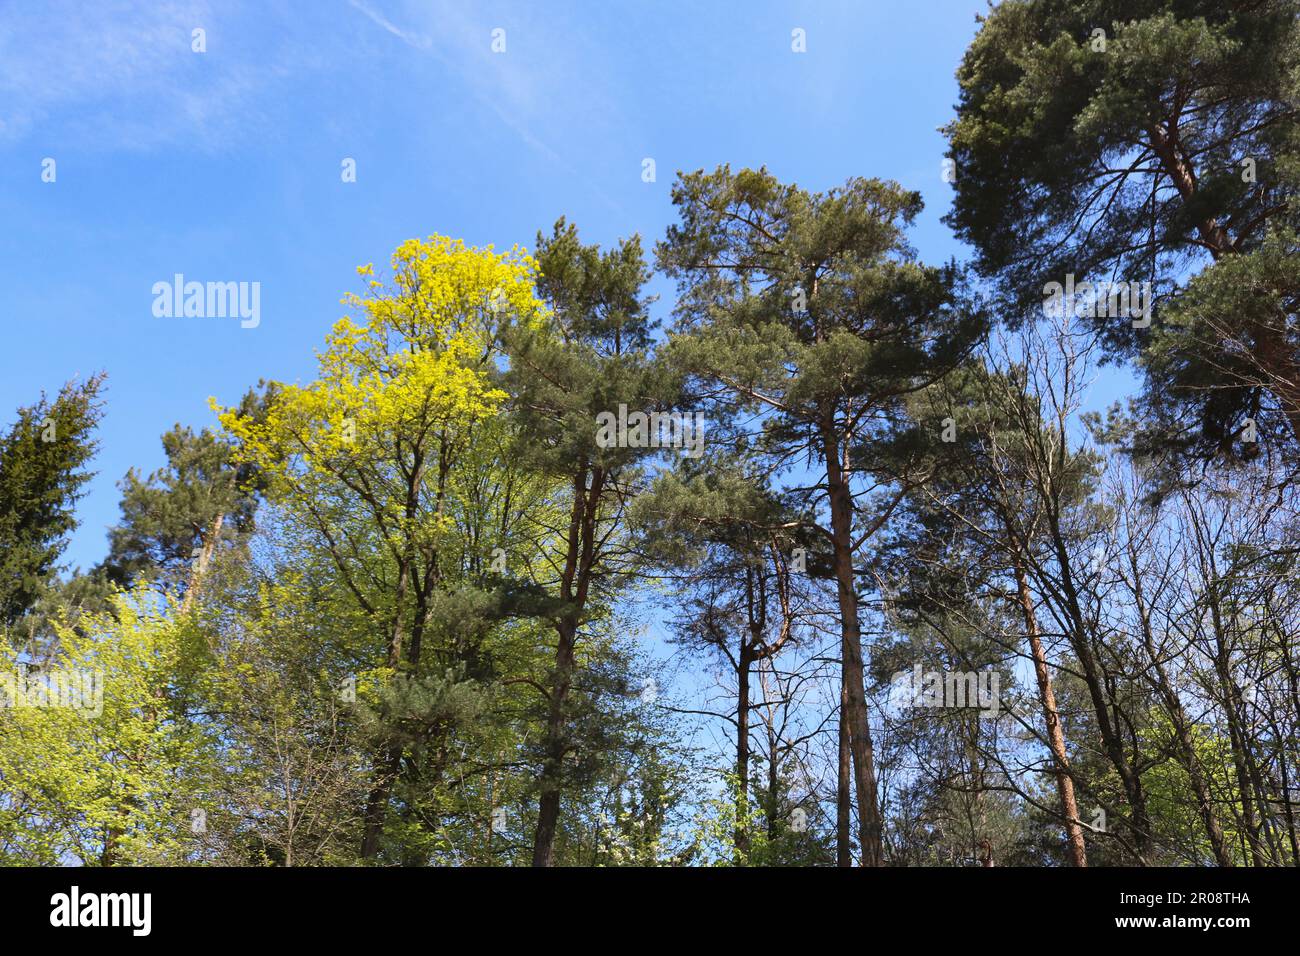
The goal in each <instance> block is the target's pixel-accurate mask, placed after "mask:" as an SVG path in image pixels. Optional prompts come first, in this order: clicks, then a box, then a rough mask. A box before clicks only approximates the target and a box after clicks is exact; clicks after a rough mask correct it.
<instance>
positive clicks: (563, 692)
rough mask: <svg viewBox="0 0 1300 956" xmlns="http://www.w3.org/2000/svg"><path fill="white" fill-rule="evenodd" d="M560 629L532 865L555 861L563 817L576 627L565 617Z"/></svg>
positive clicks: (548, 863) (548, 712)
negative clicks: (567, 710) (566, 710)
mask: <svg viewBox="0 0 1300 956" xmlns="http://www.w3.org/2000/svg"><path fill="white" fill-rule="evenodd" d="M557 630H558V633H559V643H558V644H557V645H556V649H555V679H554V681H553V682H552V685H551V700H550V705H549V708H548V710H547V715H546V762H545V764H544V765H543V767H542V777H541V781H540V789H541V793H540V796H539V798H538V805H537V833H536V835H535V838H534V840H533V866H551V865H552V863H553V862H554V854H555V834H556V830H557V829H558V827H559V821H560V790H561V786H560V784H561V776H562V774H563V771H564V757H565V754H566V753H567V750H568V747H567V743H566V740H565V733H564V730H565V725H564V704H565V701H566V700H568V697H569V688H570V687H571V686H572V682H573V660H574V654H573V651H574V643H575V642H574V637H575V634H576V628H574V627H573V626H572V624H571V622H567V621H566V622H565V623H564V624H563V625H562V626H561V627H559V628H558V629H557Z"/></svg>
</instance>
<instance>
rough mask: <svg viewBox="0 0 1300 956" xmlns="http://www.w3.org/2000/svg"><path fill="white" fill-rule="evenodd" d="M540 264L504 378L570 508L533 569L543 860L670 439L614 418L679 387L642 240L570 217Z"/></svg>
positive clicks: (550, 853)
mask: <svg viewBox="0 0 1300 956" xmlns="http://www.w3.org/2000/svg"><path fill="white" fill-rule="evenodd" d="M537 262H538V268H539V273H540V274H539V276H538V280H537V288H538V291H539V294H540V295H541V297H542V299H543V301H544V302H545V303H546V306H547V313H546V317H545V320H544V321H543V322H540V323H535V322H529V321H515V322H513V323H512V324H510V325H509V326H508V327H507V328H506V330H505V333H504V342H505V352H506V356H507V359H508V363H509V368H508V370H507V372H506V375H505V377H504V385H505V387H506V389H508V391H509V393H510V401H509V408H510V412H511V415H512V417H513V420H514V434H515V435H516V436H517V438H518V441H517V447H516V458H517V460H518V461H519V462H521V463H523V464H524V465H525V467H527V468H528V469H530V470H531V471H534V472H536V473H538V474H540V475H544V476H546V478H548V479H549V480H552V481H554V482H556V483H558V484H559V485H560V486H562V487H564V488H565V489H566V491H565V497H564V501H565V506H566V508H567V511H568V513H567V515H566V516H565V517H564V518H563V519H561V520H560V522H559V524H558V525H548V524H546V523H545V522H544V521H538V522H537V524H536V530H537V540H538V541H539V543H541V542H546V547H545V550H542V551H541V552H540V554H539V560H538V561H537V566H536V569H535V570H534V571H533V572H532V574H531V577H532V580H533V581H534V582H535V583H536V584H537V585H538V586H539V587H541V588H542V589H543V591H544V592H545V594H546V596H547V597H546V600H544V601H543V602H542V604H541V606H540V607H539V612H540V616H541V617H542V618H543V619H545V620H547V621H548V622H549V623H550V624H551V626H552V627H553V628H554V633H555V657H554V667H553V670H552V672H551V674H550V676H549V679H548V680H547V682H546V686H545V696H546V703H547V718H546V729H545V745H544V747H545V758H544V762H543V766H542V772H541V775H540V778H539V787H540V794H539V798H538V816H537V829H536V832H535V837H534V844H533V865H534V866H550V865H551V864H552V862H553V859H554V846H555V836H556V831H557V827H558V822H559V817H560V802H561V793H562V788H563V776H564V767H565V762H566V760H567V759H569V758H570V757H571V756H572V755H573V749H572V748H573V744H574V741H573V740H572V738H571V736H570V733H569V715H568V714H567V712H566V705H567V703H568V700H569V694H570V691H571V689H572V687H573V682H574V677H575V672H576V671H577V670H578V668H579V667H580V663H579V658H578V656H577V655H578V639H579V636H580V633H581V631H582V630H583V628H584V627H585V626H586V625H587V624H588V622H589V620H590V619H591V618H592V616H593V610H594V609H596V608H597V607H598V606H600V605H601V604H602V602H603V601H605V600H606V598H608V597H609V596H610V595H611V594H612V593H613V590H614V589H615V588H616V587H617V585H618V583H619V581H620V580H621V579H622V577H623V576H624V575H626V573H627V572H628V570H630V564H629V559H630V557H631V555H630V553H629V551H628V548H627V543H626V541H625V538H624V533H623V532H624V529H625V522H624V511H625V508H626V505H627V502H628V500H629V498H630V495H631V493H632V491H633V483H634V481H635V479H636V472H635V464H636V462H637V461H638V460H639V459H644V458H646V457H647V456H650V455H654V454H657V449H658V446H659V442H658V440H657V436H656V439H655V440H654V441H653V444H652V443H651V440H650V439H651V436H649V435H648V434H647V435H643V436H641V438H642V439H643V440H637V439H632V440H625V441H620V440H618V436H617V435H614V434H612V433H611V434H605V430H604V429H603V428H602V427H601V421H602V415H613V416H618V415H619V413H620V410H621V411H622V412H623V413H626V412H627V410H628V409H631V410H632V413H633V414H641V415H648V414H650V413H651V412H662V411H663V410H665V409H667V408H668V407H670V405H671V390H670V387H669V385H668V384H666V382H665V377H664V375H663V373H662V372H661V371H660V370H659V369H658V368H657V367H656V365H655V364H654V363H653V362H652V360H651V358H650V355H649V347H650V331H651V323H650V320H649V317H648V315H647V312H646V305H647V300H646V298H645V297H644V294H643V292H642V287H643V286H644V284H645V282H646V279H647V278H648V275H647V270H646V266H645V262H644V259H643V257H642V253H641V243H640V240H639V239H638V238H636V237H633V238H632V239H626V240H622V241H620V242H619V244H618V246H617V247H616V248H614V249H610V250H607V251H605V252H601V251H600V249H599V247H598V246H595V245H584V244H583V243H582V242H581V241H580V240H579V238H578V231H577V229H576V227H574V226H573V225H572V224H569V223H566V222H565V221H564V219H563V218H561V219H560V220H559V221H557V222H556V223H555V226H554V228H553V230H552V233H551V235H550V236H544V235H542V234H541V233H539V234H538V237H537ZM623 437H624V438H628V437H629V436H626V435H625V436H623ZM545 517H549V516H547V515H540V516H539V518H545Z"/></svg>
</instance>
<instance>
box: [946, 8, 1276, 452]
mask: <svg viewBox="0 0 1300 956" xmlns="http://www.w3.org/2000/svg"><path fill="white" fill-rule="evenodd" d="M1298 14H1300V5H1297V3H1296V2H1295V0H1267V2H1262V3H1257V2H1246V0H1241V2H1222V0H1196V2H1173V0H1141V2H1137V3H1133V2H1128V0H1126V2H1123V3H1119V2H1113V0H1070V2H1025V0H1010V2H1006V3H1002V4H1000V5H998V7H997V8H996V9H995V10H993V11H992V13H990V14H989V15H988V17H987V18H985V19H984V20H983V22H982V25H981V28H980V31H979V34H978V35H977V36H976V38H975V40H974V42H973V43H972V44H971V47H970V49H969V50H968V51H967V53H966V56H965V58H964V60H963V62H962V66H961V68H960V70H959V71H958V80H959V82H960V84H961V99H960V102H959V104H958V107H957V119H956V120H955V121H954V122H953V123H952V124H950V125H949V127H948V129H947V133H948V136H949V140H950V143H951V151H950V156H951V158H952V159H953V161H954V162H955V164H956V169H957V171H958V172H957V177H956V197H955V202H954V208H953V211H952V213H951V214H950V215H949V216H948V218H947V222H948V223H949V224H950V225H952V226H953V228H954V229H955V230H956V232H957V234H958V235H959V236H960V237H962V238H963V239H966V240H967V241H969V242H970V243H971V244H972V245H973V246H974V247H975V249H976V251H977V259H976V264H977V267H978V268H979V270H980V272H981V273H983V274H984V275H986V276H990V277H993V276H996V277H997V278H998V280H999V287H1000V288H1001V289H1002V290H1004V297H1003V298H1004V303H1003V304H1004V305H1005V308H1006V312H1007V315H1008V316H1009V317H1010V318H1012V319H1013V320H1018V319H1020V318H1022V317H1024V316H1028V315H1029V314H1030V313H1032V312H1034V311H1036V310H1037V309H1038V308H1039V307H1041V304H1042V301H1043V296H1044V293H1045V292H1046V291H1047V283H1049V282H1058V283H1064V282H1066V276H1067V274H1069V275H1073V276H1074V277H1076V280H1077V281H1078V282H1079V283H1080V284H1082V283H1083V282H1084V281H1085V280H1088V281H1091V282H1099V281H1111V280H1114V281H1118V282H1123V283H1130V282H1131V283H1139V282H1141V281H1146V282H1150V283H1151V287H1150V289H1149V292H1148V304H1150V301H1149V300H1150V298H1151V296H1152V295H1155V294H1159V295H1160V301H1159V303H1158V305H1159V308H1158V311H1157V314H1156V317H1155V322H1154V324H1152V326H1151V329H1150V331H1149V332H1142V331H1140V330H1135V329H1134V328H1133V325H1134V324H1135V323H1134V322H1132V321H1130V317H1129V316H1127V315H1122V316H1116V314H1115V310H1114V309H1113V308H1111V306H1113V305H1114V302H1108V301H1107V300H1108V294H1106V293H1103V294H1101V296H1100V300H1099V301H1098V302H1095V303H1094V302H1093V301H1092V300H1091V299H1090V297H1089V296H1087V295H1084V296H1083V298H1084V301H1083V302H1082V303H1080V304H1079V305H1078V312H1077V314H1078V315H1084V314H1086V315H1088V316H1089V317H1090V318H1092V319H1093V321H1094V322H1095V323H1096V324H1097V326H1098V328H1099V330H1100V332H1101V334H1102V335H1103V337H1104V340H1105V342H1106V343H1107V345H1108V346H1109V348H1110V349H1112V350H1113V352H1114V353H1116V354H1118V355H1123V356H1133V355H1138V354H1140V355H1141V359H1142V363H1143V366H1144V368H1145V369H1146V372H1147V384H1148V395H1147V398H1148V401H1147V403H1146V404H1147V414H1148V416H1149V417H1150V419H1152V420H1151V421H1149V422H1148V424H1149V425H1150V428H1149V432H1148V434H1147V436H1146V437H1145V440H1144V442H1143V443H1144V444H1145V445H1148V446H1150V445H1156V446H1161V447H1164V448H1166V449H1170V448H1172V449H1177V450H1180V451H1181V452H1183V453H1184V454H1190V455H1194V456H1197V457H1206V456H1212V455H1214V454H1217V453H1219V452H1222V451H1225V450H1231V449H1232V448H1233V446H1234V445H1235V449H1236V452H1237V453H1238V454H1241V453H1245V454H1250V453H1251V452H1252V451H1254V450H1256V448H1257V447H1258V446H1257V445H1253V444H1252V443H1254V442H1255V441H1256V440H1258V442H1259V443H1261V444H1272V443H1279V444H1281V445H1282V446H1284V447H1286V448H1288V449H1289V453H1290V454H1294V453H1295V450H1296V449H1295V445H1296V442H1297V441H1300V358H1297V356H1298V355H1300V351H1298V349H1297V346H1298V345H1300V340H1297V338H1296V323H1295V316H1296V309H1297V303H1298V302H1300V283H1298V282H1297V276H1300V265H1298V263H1300V259H1298V258H1297V253H1298V252H1300V240H1298V238H1297V237H1298V235H1300V233H1298V232H1297V223H1298V221H1300V220H1297V216H1300V205H1297V203H1296V194H1297V186H1298V185H1300V124H1298V123H1297V122H1296V120H1297V117H1298V115H1300V113H1298V109H1300V108H1298V107H1297V102H1300V100H1298V99H1297V92H1298V91H1300V87H1297V85H1296V84H1297V83H1300V70H1297V64H1300V17H1298V16H1297V15H1298ZM1080 292H1081V295H1082V294H1083V293H1082V290H1080ZM1096 305H1099V306H1101V308H1100V309H1097V308H1095V307H1094V306H1096ZM1144 321H1146V320H1145V319H1139V320H1137V323H1136V324H1139V325H1140V323H1142V322H1144ZM1243 442H1244V444H1243Z"/></svg>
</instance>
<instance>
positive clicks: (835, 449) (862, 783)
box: [822, 412, 884, 866]
mask: <svg viewBox="0 0 1300 956" xmlns="http://www.w3.org/2000/svg"><path fill="white" fill-rule="evenodd" d="M822 450H823V453H824V455H825V458H826V479H827V487H828V493H829V499H830V502H829V503H830V512H831V541H832V548H833V552H834V564H835V583H836V591H837V596H838V599H839V608H840V653H841V662H840V667H841V676H842V679H843V683H844V685H845V686H846V688H847V692H848V693H847V696H848V730H849V734H848V736H849V750H850V752H851V753H852V756H853V780H854V784H855V789H856V791H857V797H858V834H859V837H858V838H859V841H860V843H861V846H862V865H863V866H881V865H883V863H884V843H883V834H882V830H883V827H882V825H881V820H880V806H879V803H878V802H877V796H876V771H875V765H874V763H873V757H872V746H871V726H870V721H869V717H868V714H867V695H866V687H865V684H864V681H863V676H862V631H861V626H860V625H859V623H858V596H857V590H856V583H855V581H854V573H853V499H852V492H851V489H850V488H849V485H848V481H847V480H846V476H845V473H844V468H843V466H842V464H841V461H840V453H841V449H840V442H839V440H838V438H837V436H836V434H835V423H834V418H833V412H826V413H824V415H823V419H822Z"/></svg>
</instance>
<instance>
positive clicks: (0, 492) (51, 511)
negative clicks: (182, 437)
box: [0, 375, 104, 628]
mask: <svg viewBox="0 0 1300 956" xmlns="http://www.w3.org/2000/svg"><path fill="white" fill-rule="evenodd" d="M103 385H104V376H103V375H95V376H92V377H91V378H89V379H87V380H86V381H85V382H82V383H76V382H69V383H67V384H66V385H64V386H63V388H62V389H61V390H60V391H59V395H58V397H57V398H56V399H55V400H54V401H53V402H51V401H49V400H48V399H46V398H45V397H44V396H42V397H41V400H40V401H39V402H37V403H36V404H35V405H30V406H27V407H25V408H20V409H19V410H18V419H17V421H15V422H14V424H13V426H12V427H11V428H10V429H9V431H8V433H7V434H6V435H5V436H4V437H3V439H0V624H3V625H4V626H5V627H6V628H11V627H13V626H14V625H15V624H17V623H18V620H19V619H20V618H21V617H22V616H23V615H24V614H26V613H27V612H28V611H29V610H31V608H32V607H33V606H34V605H35V604H36V602H37V600H38V599H39V598H40V597H41V596H42V595H43V594H45V593H46V592H47V591H48V590H49V588H50V587H51V585H52V583H53V576H54V573H55V570H56V563H57V562H58V559H59V555H60V554H62V553H63V549H64V547H65V546H66V545H67V536H68V534H69V533H70V532H71V531H72V530H73V529H74V528H76V526H77V520H76V516H75V514H74V512H73V506H74V505H75V504H76V502H77V499H78V498H80V497H81V489H82V487H83V486H84V485H85V484H86V482H87V481H89V480H90V477H91V476H90V473H89V472H86V471H85V470H84V467H85V465H86V463H87V462H89V461H90V459H91V458H92V457H94V454H95V447H96V446H95V440H94V437H93V432H94V429H95V426H96V424H98V422H99V419H100V415H101V408H102V406H101V404H100V392H101V391H102V389H103Z"/></svg>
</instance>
